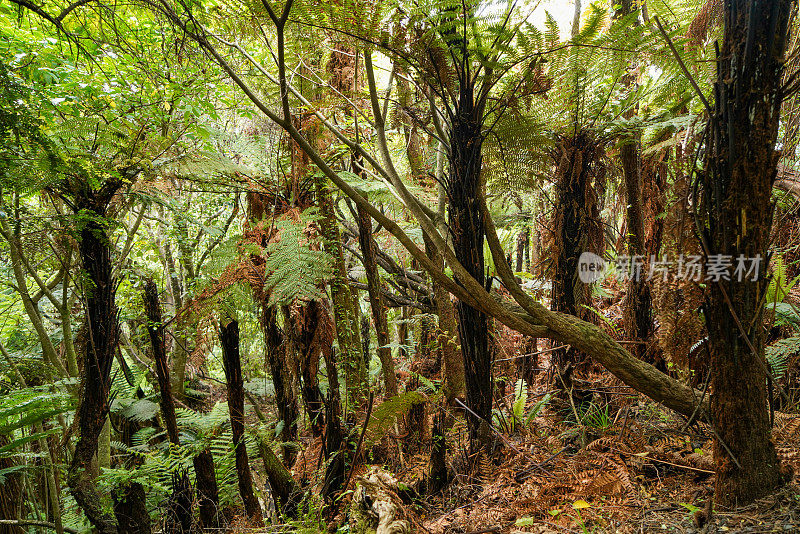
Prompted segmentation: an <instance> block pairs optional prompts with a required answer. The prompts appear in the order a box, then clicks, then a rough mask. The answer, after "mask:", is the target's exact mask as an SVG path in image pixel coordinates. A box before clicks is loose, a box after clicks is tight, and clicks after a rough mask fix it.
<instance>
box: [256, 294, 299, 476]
mask: <svg viewBox="0 0 800 534" xmlns="http://www.w3.org/2000/svg"><path fill="white" fill-rule="evenodd" d="M284 325H285V326H284V329H285V331H284V332H281V329H280V327H279V326H278V312H277V310H276V309H275V308H274V307H271V306H268V305H267V302H263V303H262V306H261V327H262V328H263V330H264V336H265V345H266V356H267V364H268V365H269V370H270V375H271V376H272V384H273V386H274V387H275V403H276V405H277V408H278V417H280V420H281V421H283V428H282V429H281V441H283V442H285V443H291V442H295V441H297V419H298V417H299V413H298V407H297V396H296V394H295V388H294V384H293V374H294V373H293V372H292V368H291V365H290V363H289V362H292V361H294V358H292V357H290V353H289V351H290V350H291V349H290V346H292V345H293V343H292V339H291V336H290V335H289V333H290V331H291V322H290V319H289V317H288V312H287V315H286V316H285V317H284ZM282 452H283V463H284V464H285V465H287V466H289V465H292V464H293V463H294V460H295V458H296V456H297V454H296V452H295V450H294V448H293V447H292V446H291V445H289V446H285V447H283V451H282Z"/></svg>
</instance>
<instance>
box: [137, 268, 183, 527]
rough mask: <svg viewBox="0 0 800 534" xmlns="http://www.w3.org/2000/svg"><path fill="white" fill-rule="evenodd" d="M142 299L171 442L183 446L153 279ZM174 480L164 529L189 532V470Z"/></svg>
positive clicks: (180, 472) (145, 285) (159, 308)
mask: <svg viewBox="0 0 800 534" xmlns="http://www.w3.org/2000/svg"><path fill="white" fill-rule="evenodd" d="M142 300H143V301H144V308H145V314H146V315H147V332H148V333H149V334H150V342H151V343H152V345H153V361H154V363H155V368H156V377H157V379H158V390H159V399H160V405H161V416H162V418H163V420H164V425H165V426H166V427H167V437H168V438H169V442H170V443H171V444H172V445H175V446H176V447H179V446H180V444H181V440H180V435H179V434H178V419H177V417H176V416H175V401H174V399H173V398H172V383H171V382H170V376H169V366H168V362H167V348H166V341H165V339H164V325H163V317H162V314H161V303H160V302H159V300H158V287H156V283H155V282H154V281H153V280H147V281H146V282H145V284H144V295H143V299H142ZM172 481H173V486H172V495H170V498H169V510H168V511H167V516H166V519H165V524H164V530H165V531H166V532H168V533H174V534H188V533H189V531H190V530H191V528H192V506H191V502H192V491H191V488H190V487H189V478H188V477H187V476H186V471H185V470H180V471H179V472H177V473H174V474H173V478H172Z"/></svg>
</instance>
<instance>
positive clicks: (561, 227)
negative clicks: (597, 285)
mask: <svg viewBox="0 0 800 534" xmlns="http://www.w3.org/2000/svg"><path fill="white" fill-rule="evenodd" d="M601 157H602V148H601V147H600V146H599V144H598V143H597V142H596V141H595V140H594V139H593V138H592V137H591V135H590V134H589V133H587V132H584V131H578V132H575V133H574V134H572V135H566V136H561V137H559V139H558V140H557V142H556V147H555V149H554V151H553V154H552V158H553V162H554V163H555V165H556V206H555V221H554V226H555V230H554V233H555V235H554V244H553V258H552V259H553V273H552V276H553V290H552V297H551V308H552V309H553V311H558V312H563V313H567V314H570V315H574V316H577V317H579V318H581V319H583V320H585V321H588V322H594V317H593V314H592V313H591V312H590V311H589V310H587V309H586V308H585V307H584V306H588V305H590V304H591V286H590V285H589V284H584V283H583V282H582V281H581V280H580V278H579V275H578V260H579V258H580V256H581V254H582V253H584V252H593V253H595V254H600V253H602V245H603V233H602V227H601V226H600V218H599V212H598V208H597V194H596V193H595V190H594V187H593V181H595V180H596V179H597V178H598V177H600V175H601V174H602V173H603V172H604V168H603V167H602V165H601V164H600V158H601ZM584 359H585V355H584V354H583V353H580V352H578V351H577V350H576V349H575V348H573V347H570V348H569V349H561V350H557V351H554V352H553V353H552V354H551V361H552V362H553V364H554V365H556V367H557V368H558V369H559V371H562V370H564V369H565V367H566V366H567V364H572V365H576V364H579V363H581V362H583V360H584Z"/></svg>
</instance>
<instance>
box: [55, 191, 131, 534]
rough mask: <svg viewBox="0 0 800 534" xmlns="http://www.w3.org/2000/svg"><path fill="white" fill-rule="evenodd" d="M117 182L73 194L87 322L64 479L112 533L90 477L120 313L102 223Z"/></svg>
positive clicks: (104, 532) (92, 517) (105, 532)
mask: <svg viewBox="0 0 800 534" xmlns="http://www.w3.org/2000/svg"><path fill="white" fill-rule="evenodd" d="M121 186H122V182H121V181H116V180H109V181H108V182H106V183H105V185H103V187H102V188H101V189H100V190H99V191H93V190H91V189H90V188H89V186H84V187H85V188H86V189H85V190H84V191H80V192H78V194H77V195H76V199H75V200H76V202H75V204H76V207H77V208H78V210H80V211H81V212H84V213H86V212H88V213H90V214H91V216H90V217H85V218H84V225H83V228H82V229H81V233H80V244H79V251H80V257H81V262H82V263H83V269H84V271H85V279H84V280H85V282H84V287H85V288H86V318H87V323H88V327H89V335H88V341H87V343H86V351H85V353H84V361H83V392H82V395H81V403H80V407H79V408H78V413H77V419H78V430H79V431H80V437H79V438H78V443H77V444H76V445H75V453H74V455H73V457H72V463H71V465H70V468H69V474H68V477H67V481H68V484H69V488H70V491H71V493H72V496H73V497H74V498H75V501H76V502H77V503H78V505H79V506H80V507H81V508H82V509H83V511H84V513H85V514H86V517H87V518H88V519H89V521H91V523H92V524H93V525H94V527H95V528H96V529H97V530H98V532H99V533H100V534H116V533H117V522H116V520H115V519H114V517H113V515H111V514H109V513H108V511H107V508H106V506H104V503H103V502H102V496H101V494H100V492H99V491H98V490H97V484H96V481H95V480H94V479H93V477H92V474H91V473H92V469H91V467H92V462H93V461H94V458H95V455H96V454H97V442H98V438H99V437H100V432H102V430H103V425H104V424H105V422H106V418H107V416H108V412H109V402H108V394H109V391H110V388H111V365H112V363H113V361H114V353H115V352H116V350H117V343H118V341H119V322H118V320H119V313H118V310H117V305H116V302H115V296H116V289H117V283H116V281H115V280H114V277H113V275H112V264H111V243H110V241H109V238H108V234H107V232H106V226H105V224H104V221H105V217H106V210H107V209H108V204H109V202H110V201H111V198H112V197H113V196H114V194H115V193H116V192H117V190H119V188H120V187H121Z"/></svg>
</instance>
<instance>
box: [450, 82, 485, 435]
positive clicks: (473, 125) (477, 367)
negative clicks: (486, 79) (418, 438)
mask: <svg viewBox="0 0 800 534" xmlns="http://www.w3.org/2000/svg"><path fill="white" fill-rule="evenodd" d="M472 89H473V88H472V86H470V85H466V86H465V87H462V88H461V91H460V94H459V101H458V107H457V109H456V111H455V116H454V120H453V123H452V124H451V125H450V171H449V175H448V179H447V196H448V200H449V206H450V210H449V213H448V223H449V225H450V231H451V232H452V236H453V250H454V252H455V256H456V259H457V260H458V261H459V262H460V263H461V265H463V266H464V268H465V269H466V270H467V271H468V272H469V274H470V275H471V276H472V277H473V278H474V279H475V280H477V281H478V282H480V283H481V284H483V283H484V280H485V273H484V260H483V240H484V232H485V229H484V221H483V214H482V212H481V207H480V188H481V165H482V161H483V155H482V153H481V150H482V145H483V134H482V132H481V126H482V124H481V117H480V112H479V110H478V109H476V106H475V104H474V98H473V94H472ZM456 311H457V313H458V334H459V339H460V341H461V353H462V356H463V358H464V379H465V383H466V397H467V406H468V407H469V409H470V411H471V412H473V413H471V414H469V415H468V416H467V425H468V428H469V436H470V444H471V447H473V448H479V447H482V446H486V445H487V444H488V440H489V424H490V421H491V417H492V355H491V353H490V351H489V338H488V335H489V334H488V332H489V321H488V318H487V316H486V314H485V313H483V312H482V311H480V310H477V309H475V308H473V307H472V306H469V305H468V304H466V303H464V302H463V301H460V300H459V301H458V303H457V304H456Z"/></svg>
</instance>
